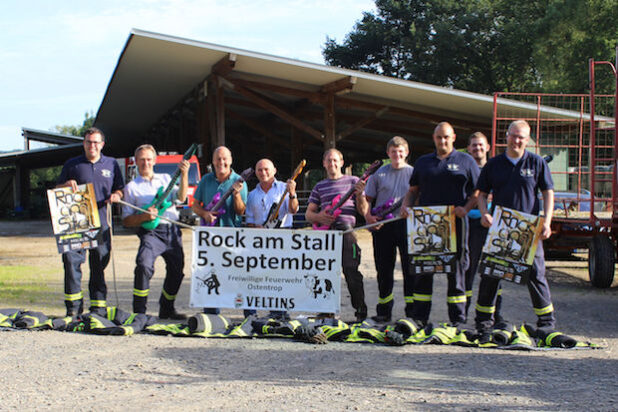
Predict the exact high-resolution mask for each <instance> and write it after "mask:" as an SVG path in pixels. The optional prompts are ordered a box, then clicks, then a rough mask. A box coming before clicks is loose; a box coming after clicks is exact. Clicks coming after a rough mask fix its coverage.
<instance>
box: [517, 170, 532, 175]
mask: <svg viewBox="0 0 618 412" xmlns="http://www.w3.org/2000/svg"><path fill="white" fill-rule="evenodd" d="M519 174H520V175H521V176H522V177H533V176H534V171H533V170H532V169H521V171H520V172H519Z"/></svg>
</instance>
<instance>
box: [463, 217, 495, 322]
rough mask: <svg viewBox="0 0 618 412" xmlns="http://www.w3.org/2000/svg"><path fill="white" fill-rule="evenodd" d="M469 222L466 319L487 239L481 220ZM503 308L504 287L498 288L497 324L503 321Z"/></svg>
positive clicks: (485, 229) (470, 220) (469, 220)
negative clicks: (501, 311)
mask: <svg viewBox="0 0 618 412" xmlns="http://www.w3.org/2000/svg"><path fill="white" fill-rule="evenodd" d="M468 222H469V226H468V227H469V232H470V233H469V236H468V250H469V252H470V266H469V267H468V269H467V270H466V276H465V277H466V318H467V317H468V309H469V308H470V305H471V304H472V294H473V293H472V291H473V287H474V278H475V277H476V275H477V271H478V265H479V261H480V259H481V252H482V251H483V245H484V244H485V238H486V237H487V231H488V230H489V229H487V228H486V227H483V225H481V219H468ZM501 307H502V287H501V286H499V288H498V296H497V298H496V312H495V313H494V319H495V320H496V322H499V321H500V320H502V316H501V315H500V308H501Z"/></svg>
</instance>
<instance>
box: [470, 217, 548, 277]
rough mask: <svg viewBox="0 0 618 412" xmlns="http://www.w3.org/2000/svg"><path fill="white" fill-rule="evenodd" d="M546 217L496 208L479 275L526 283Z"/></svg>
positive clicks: (482, 255)
mask: <svg viewBox="0 0 618 412" xmlns="http://www.w3.org/2000/svg"><path fill="white" fill-rule="evenodd" d="M544 221H545V218H543V217H540V216H534V215H530V214H528V213H523V212H519V211H517V210H513V209H508V208H502V207H500V206H496V210H495V211H494V215H493V223H492V225H491V227H490V228H489V232H488V233H487V238H486V239H485V245H484V246H483V251H482V253H481V260H480V262H479V273H480V274H481V275H482V276H491V277H495V278H498V279H504V280H508V281H509V282H514V283H523V284H526V283H527V281H528V272H529V270H530V268H531V267H532V264H533V262H534V255H535V253H536V248H537V246H538V243H539V238H540V236H541V231H542V229H543V222H544Z"/></svg>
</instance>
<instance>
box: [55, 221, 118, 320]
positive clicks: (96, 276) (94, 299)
mask: <svg viewBox="0 0 618 412" xmlns="http://www.w3.org/2000/svg"><path fill="white" fill-rule="evenodd" d="M110 251H111V237H110V232H109V228H105V229H102V231H101V241H100V243H99V245H98V246H97V247H96V248H93V249H82V250H73V251H70V252H65V253H63V254H62V263H63V266H64V304H65V306H66V308H67V314H70V315H78V314H81V313H82V312H83V309H84V294H83V292H82V264H83V263H84V262H85V261H86V253H88V265H89V267H90V280H89V281H88V291H89V293H90V310H91V311H92V310H93V309H96V308H104V307H105V306H106V305H107V303H106V301H105V299H106V297H107V286H106V285H105V268H106V267H107V264H108V263H109V258H110Z"/></svg>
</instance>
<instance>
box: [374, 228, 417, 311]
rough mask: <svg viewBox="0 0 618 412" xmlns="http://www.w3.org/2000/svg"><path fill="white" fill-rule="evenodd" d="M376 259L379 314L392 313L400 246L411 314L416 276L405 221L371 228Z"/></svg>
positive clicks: (404, 288) (407, 302)
mask: <svg viewBox="0 0 618 412" xmlns="http://www.w3.org/2000/svg"><path fill="white" fill-rule="evenodd" d="M372 238H373V259H374V262H375V265H376V272H377V277H378V292H379V296H378V304H377V306H376V314H377V315H378V316H385V317H389V318H390V317H391V313H392V311H393V305H394V296H393V284H394V270H395V262H396V260H397V250H399V258H400V260H401V269H402V272H403V297H404V300H405V303H406V316H407V317H412V302H413V295H414V277H413V275H412V273H411V271H410V259H409V257H408V241H407V230H406V221H405V220H399V221H396V222H391V223H387V224H386V225H384V226H382V228H381V229H380V230H378V231H375V232H372Z"/></svg>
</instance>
